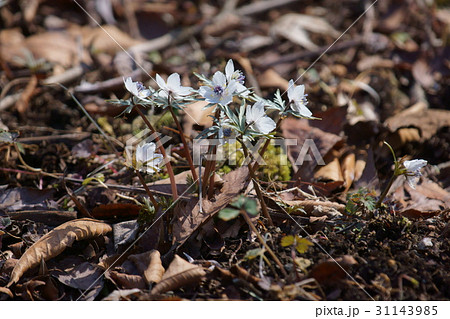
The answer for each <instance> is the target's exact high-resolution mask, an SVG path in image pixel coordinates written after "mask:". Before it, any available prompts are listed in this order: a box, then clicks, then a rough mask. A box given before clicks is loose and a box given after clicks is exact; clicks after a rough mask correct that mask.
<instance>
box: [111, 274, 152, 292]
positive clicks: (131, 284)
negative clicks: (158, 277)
mask: <svg viewBox="0 0 450 319" xmlns="http://www.w3.org/2000/svg"><path fill="white" fill-rule="evenodd" d="M109 275H110V276H111V278H112V279H113V280H114V281H115V282H116V283H117V284H118V285H120V286H121V287H122V288H125V289H132V288H139V289H145V287H146V284H145V282H144V279H142V277H141V276H139V275H129V274H124V273H120V272H117V271H110V273H109Z"/></svg>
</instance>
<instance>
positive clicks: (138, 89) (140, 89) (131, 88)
mask: <svg viewBox="0 0 450 319" xmlns="http://www.w3.org/2000/svg"><path fill="white" fill-rule="evenodd" d="M123 83H124V84H125V88H126V89H127V91H128V92H130V93H131V94H133V95H134V96H135V97H137V98H139V99H141V100H145V99H146V98H148V97H149V96H150V95H151V94H152V91H150V90H149V89H147V88H146V87H145V86H144V84H142V82H133V80H132V79H131V77H127V78H126V79H125V78H124V79H123Z"/></svg>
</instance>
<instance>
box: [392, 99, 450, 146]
mask: <svg viewBox="0 0 450 319" xmlns="http://www.w3.org/2000/svg"><path fill="white" fill-rule="evenodd" d="M425 107H426V106H424V105H423V104H415V105H413V106H411V107H410V108H408V109H406V110H404V111H402V112H400V113H398V114H396V115H394V116H392V117H390V118H388V119H387V120H386V121H385V124H386V125H387V126H388V128H389V129H390V130H391V131H393V132H394V131H396V130H398V129H399V128H402V127H410V126H415V127H417V128H419V129H420V131H421V142H423V141H426V140H428V139H430V138H431V137H433V136H434V135H435V134H436V132H437V131H438V130H439V129H440V128H442V127H443V126H450V111H449V110H436V109H426V108H425Z"/></svg>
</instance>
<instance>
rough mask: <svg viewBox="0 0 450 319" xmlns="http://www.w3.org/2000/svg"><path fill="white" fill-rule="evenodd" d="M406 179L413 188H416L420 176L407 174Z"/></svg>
mask: <svg viewBox="0 0 450 319" xmlns="http://www.w3.org/2000/svg"><path fill="white" fill-rule="evenodd" d="M406 181H407V182H408V185H409V186H410V187H411V188H412V189H416V184H417V182H418V181H419V177H418V176H406Z"/></svg>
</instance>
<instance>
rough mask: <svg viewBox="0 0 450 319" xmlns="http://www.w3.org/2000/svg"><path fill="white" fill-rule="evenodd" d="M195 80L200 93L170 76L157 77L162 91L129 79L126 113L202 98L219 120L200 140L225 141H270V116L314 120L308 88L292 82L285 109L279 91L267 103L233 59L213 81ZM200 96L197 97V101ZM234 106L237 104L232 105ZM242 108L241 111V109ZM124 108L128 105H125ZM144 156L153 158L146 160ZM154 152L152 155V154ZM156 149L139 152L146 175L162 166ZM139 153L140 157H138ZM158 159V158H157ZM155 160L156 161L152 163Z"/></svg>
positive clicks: (204, 78) (176, 77)
mask: <svg viewBox="0 0 450 319" xmlns="http://www.w3.org/2000/svg"><path fill="white" fill-rule="evenodd" d="M196 76H197V77H198V78H199V79H200V80H201V81H202V82H203V83H202V84H203V85H201V86H200V88H199V89H198V90H194V89H193V88H191V87H185V86H182V85H181V80H180V75H179V74H178V73H173V74H171V75H170V76H169V77H168V78H167V81H164V79H163V78H162V77H161V76H160V75H159V74H156V83H157V84H158V86H159V90H157V91H155V90H153V89H152V88H147V87H145V86H144V85H143V84H142V83H141V82H133V81H132V79H131V78H130V77H128V78H126V79H124V84H125V88H126V89H127V90H128V91H129V92H130V93H131V95H132V99H131V103H128V104H126V105H129V108H127V110H131V108H132V107H133V106H134V105H135V103H139V104H142V105H154V106H160V107H163V108H164V107H168V106H171V107H178V108H180V106H182V105H184V104H186V103H188V102H192V101H195V100H196V99H198V98H200V99H203V100H205V101H207V102H208V103H209V105H208V107H210V106H214V107H216V108H218V109H219V110H220V116H219V118H214V122H215V125H213V127H211V128H208V129H207V130H206V132H202V133H201V134H200V135H199V137H201V136H205V135H206V136H211V135H212V134H217V137H218V138H219V139H220V140H221V141H222V142H226V141H227V140H229V139H231V138H235V137H239V138H242V139H250V140H255V139H256V138H259V137H264V138H271V137H273V133H272V132H273V131H274V130H275V129H276V127H277V124H276V123H275V121H274V120H273V119H272V118H271V117H270V116H269V114H268V113H267V112H268V111H269V110H270V111H273V110H275V111H276V112H271V114H270V115H271V116H277V115H278V117H279V118H280V119H281V118H283V117H285V116H286V115H288V114H292V115H294V116H297V117H302V118H310V119H311V118H313V117H312V113H311V111H310V110H309V109H308V107H307V104H308V101H307V99H306V96H307V94H305V86H304V85H298V86H296V85H295V84H294V81H293V80H290V81H289V88H288V90H287V97H288V100H289V103H288V105H287V106H286V105H285V102H284V101H283V99H282V97H281V94H280V93H279V91H277V93H276V98H275V100H274V101H269V100H265V99H263V98H261V97H258V96H256V95H255V94H253V93H252V91H251V89H249V88H247V87H246V86H245V76H244V74H243V72H242V71H240V70H236V69H235V68H234V63H233V61H232V60H231V59H230V60H229V61H228V62H227V64H226V66H225V73H223V72H221V71H217V72H215V73H214V75H213V77H212V79H208V78H206V77H204V76H202V75H197V74H196ZM196 96H197V97H196ZM233 102H236V103H234V104H233ZM239 104H240V107H239ZM124 105H125V104H124ZM144 147H145V152H149V153H151V156H150V157H149V156H144ZM152 150H153V151H152ZM154 151H155V147H154V144H153V145H144V146H142V147H141V148H138V150H137V151H136V162H137V163H150V166H149V167H150V169H148V170H147V172H149V173H150V172H154V171H156V170H157V167H158V165H159V163H160V161H159V160H160V158H159V156H161V155H159V154H155V153H154ZM138 152H139V153H138ZM158 155H159V156H158ZM151 158H155V160H151ZM153 164H155V165H153ZM141 166H143V165H141Z"/></svg>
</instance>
